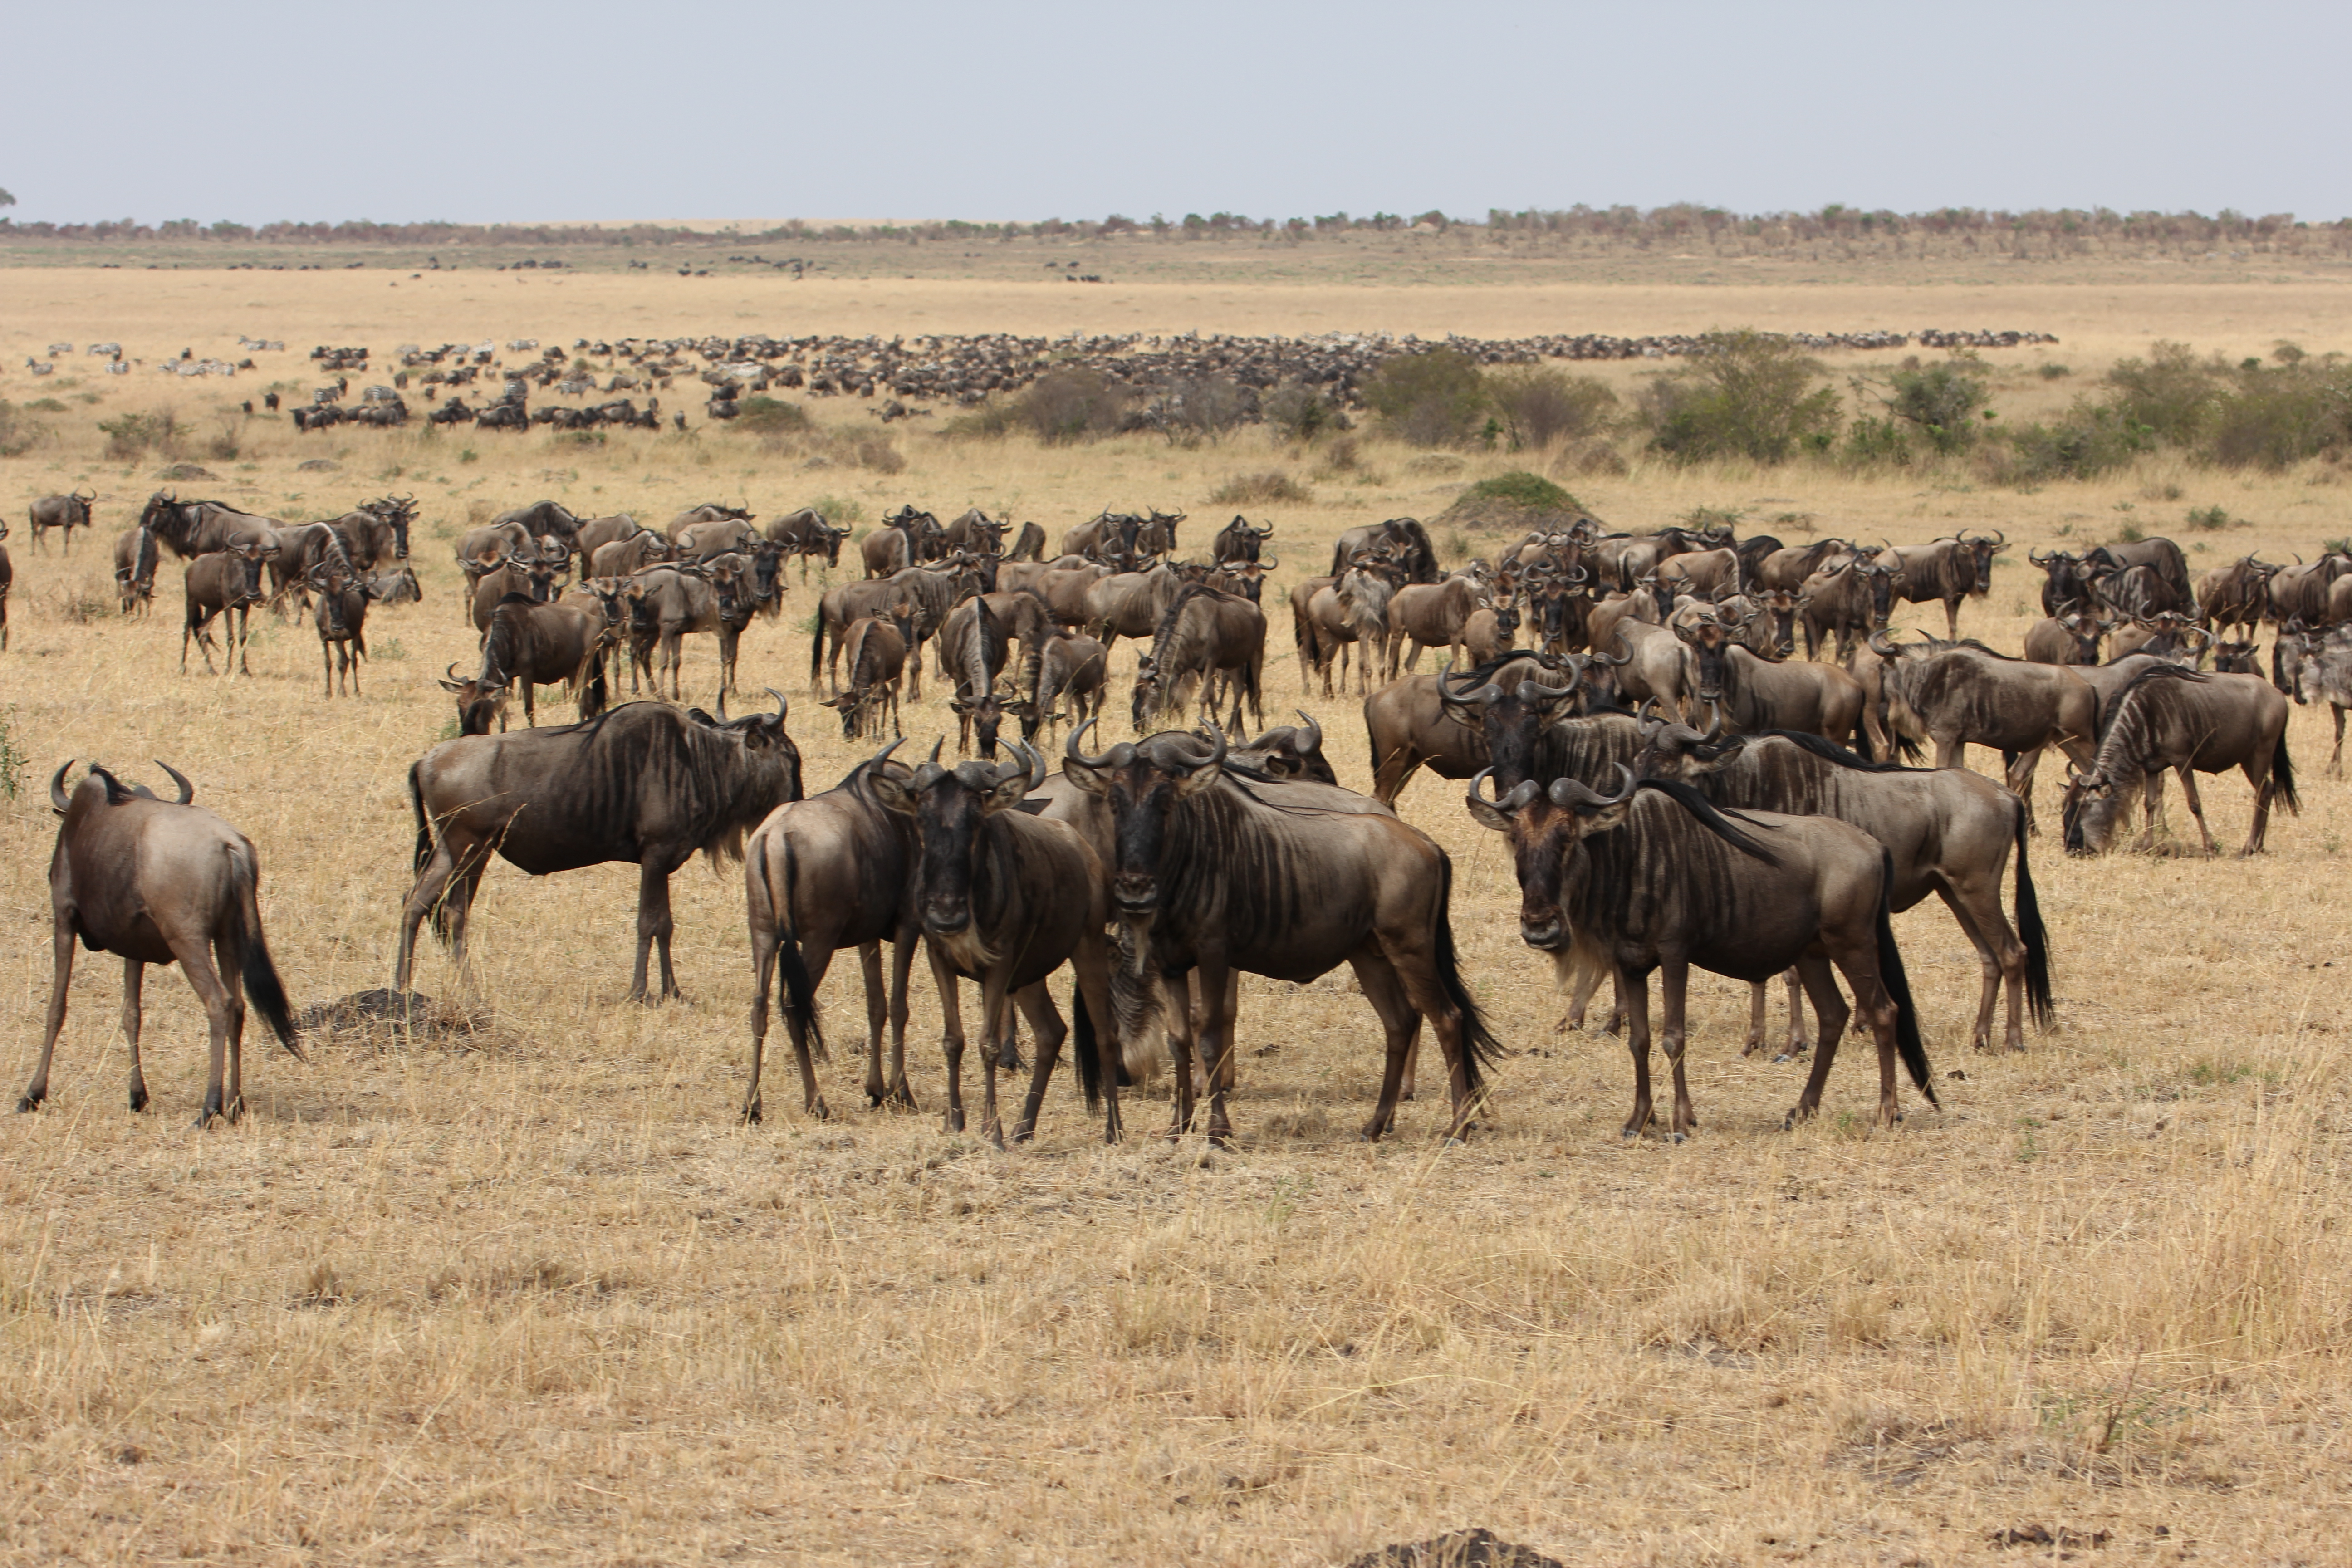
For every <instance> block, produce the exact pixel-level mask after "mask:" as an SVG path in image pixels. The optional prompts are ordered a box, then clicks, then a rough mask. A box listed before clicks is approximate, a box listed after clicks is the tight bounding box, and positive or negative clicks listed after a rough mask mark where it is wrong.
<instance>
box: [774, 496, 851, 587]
mask: <svg viewBox="0 0 2352 1568" xmlns="http://www.w3.org/2000/svg"><path fill="white" fill-rule="evenodd" d="M768 537H769V539H771V540H772V541H773V542H776V543H778V544H781V545H782V546H783V547H784V551H785V552H786V553H787V554H791V555H797V556H799V557H800V558H801V581H802V582H803V583H806V582H807V581H808V569H809V561H810V559H811V558H812V557H822V558H823V559H824V564H825V565H827V566H828V567H831V566H838V565H840V564H841V542H842V541H843V540H845V539H846V538H848V537H849V530H847V529H845V528H835V527H834V526H833V525H832V524H831V523H829V522H827V521H825V520H824V514H822V513H821V512H819V511H818V510H816V509H815V508H814V507H807V506H804V507H802V508H800V509H799V510H796V511H788V512H786V513H784V515H783V516H782V517H780V518H777V519H776V520H775V521H772V522H771V523H769V524H768Z"/></svg>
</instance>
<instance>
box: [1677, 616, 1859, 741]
mask: <svg viewBox="0 0 2352 1568" xmlns="http://www.w3.org/2000/svg"><path fill="white" fill-rule="evenodd" d="M1733 632H1734V628H1732V627H1728V626H1725V625H1723V624H1722V623H1721V622H1720V621H1717V620H1714V619H1708V620H1706V621H1703V622H1701V623H1700V624H1699V625H1698V626H1697V627H1696V629H1693V630H1688V631H1685V630H1683V629H1682V628H1679V627H1677V628H1676V630H1675V635H1676V636H1677V637H1681V638H1682V640H1683V643H1684V645H1685V647H1688V648H1689V649H1690V656H1691V665H1692V671H1693V673H1694V675H1695V676H1696V680H1695V682H1694V683H1693V685H1692V688H1691V692H1690V694H1691V696H1692V697H1693V698H1695V699H1696V700H1697V701H1698V702H1699V703H1701V704H1706V705H1710V706H1714V707H1717V708H1719V709H1720V710H1722V712H1723V715H1724V717H1725V718H1726V719H1727V720H1728V721H1730V723H1731V725H1732V727H1733V728H1734V729H1737V730H1741V731H1748V732H1749V733H1754V732H1756V731H1763V730H1803V731H1809V732H1811V733H1812V734H1816V735H1819V736H1821V737H1822V739H1823V740H1825V741H1835V742H1841V743H1843V742H1844V741H1845V740H1846V739H1847V737H1849V736H1851V735H1852V734H1853V732H1854V731H1856V730H1857V729H1859V728H1860V727H1861V723H1862V683H1861V682H1860V681H1858V680H1856V679H1854V678H1853V676H1851V675H1848V674H1847V673H1846V672H1845V671H1844V670H1843V669H1840V668H1838V667H1837V666H1836V665H1833V664H1796V663H1775V662H1773V661H1772V660H1770V659H1766V658H1758V657H1757V656H1756V655H1754V654H1752V653H1750V652H1749V651H1748V649H1747V648H1745V647H1741V646H1740V645H1739V644H1738V642H1737V641H1735V640H1734V637H1733Z"/></svg>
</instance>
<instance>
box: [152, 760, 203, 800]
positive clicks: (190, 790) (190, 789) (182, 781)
mask: <svg viewBox="0 0 2352 1568" xmlns="http://www.w3.org/2000/svg"><path fill="white" fill-rule="evenodd" d="M155 765H156V766H157V767H159V768H161V769H163V771H164V772H165V773H169V774H170V775H171V776H172V782H173V784H178V785H179V786H180V804H181V805H187V804H188V803H189V802H190V801H192V800H194V799H195V798H196V786H195V785H194V784H190V783H189V782H188V775H187V774H185V773H182V772H181V771H180V770H179V769H177V768H175V767H173V765H172V764H171V763H167V762H165V761H164V760H163V758H161V757H158V758H156V759H155Z"/></svg>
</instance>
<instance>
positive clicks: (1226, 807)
mask: <svg viewBox="0 0 2352 1568" xmlns="http://www.w3.org/2000/svg"><path fill="white" fill-rule="evenodd" d="M1085 731H1086V727H1085V726H1083V725H1081V726H1080V727H1079V728H1078V729H1077V730H1076V731H1072V732H1071V735H1070V739H1069V742H1068V744H1067V747H1066V752H1065V761H1064V763H1063V765H1062V772H1063V775H1064V776H1065V777H1066V778H1067V779H1068V780H1069V782H1071V783H1072V784H1076V785H1078V786H1079V787H1080V788H1082V789H1084V790H1086V791H1087V793H1088V794H1090V795H1097V796H1099V797H1101V798H1102V800H1103V801H1104V803H1105V804H1106V805H1108V808H1109V812H1110V818H1111V834H1112V839H1113V842H1114V844H1115V845H1116V847H1117V850H1118V861H1117V864H1116V865H1114V866H1113V867H1111V868H1108V869H1109V872H1110V877H1109V889H1110V901H1111V905H1112V910H1113V912H1114V914H1115V915H1116V918H1117V919H1118V921H1119V923H1120V925H1121V926H1122V927H1123V928H1124V929H1123V931H1122V933H1121V947H1122V949H1123V952H1122V962H1121V963H1120V964H1119V966H1118V975H1117V977H1116V978H1115V980H1114V983H1113V990H1114V999H1113V1000H1114V1005H1115V1006H1116V1008H1117V1009H1118V1025H1119V1036H1120V1037H1121V1038H1141V1037H1143V1036H1144V1034H1145V1032H1146V1028H1147V1025H1148V1020H1149V1018H1150V1015H1151V1014H1152V1013H1154V1012H1156V1011H1161V1010H1163V1008H1164V1005H1165V1003H1166V1001H1167V995H1166V993H1165V992H1164V991H1163V989H1162V986H1161V984H1160V982H1161V981H1162V980H1165V981H1168V982H1181V980H1182V979H1183V978H1184V977H1185V976H1187V975H1189V974H1191V973H1192V972H1193V971H1194V970H1196V969H1197V970H1198V971H1199V996H1200V999H1201V1005H1202V1014H1203V1017H1202V1020H1201V1023H1200V1026H1199V1029H1198V1036H1197V1055H1198V1057H1199V1059H1200V1060H1201V1061H1202V1062H1203V1063H1207V1064H1210V1065H1211V1066H1212V1067H1213V1068H1214V1067H1217V1066H1219V1065H1220V1064H1222V1062H1223V1058H1224V1057H1225V1055H1226V1052H1227V1041H1228V1038H1229V1036H1230V1031H1231V1028H1232V1025H1233V1017H1232V1012H1231V1004H1230V1001H1229V996H1230V992H1229V990H1228V987H1227V984H1226V980H1227V974H1228V972H1229V971H1231V970H1234V969H1239V970H1242V971H1244V972H1246V973H1253V974H1264V975H1268V976H1270V977H1272V978H1275V979H1277V980H1289V981H1294V982H1300V983H1303V982H1306V981H1309V980H1313V979H1316V978H1317V977H1318V976H1320V975H1322V974H1325V973H1329V972H1330V971H1331V970H1332V969H1334V968H1336V967H1338V966H1339V964H1341V963H1347V964H1349V965H1350V966H1351V967H1352V968H1353V969H1354V970H1355V973H1356V977H1357V980H1358V982H1359V984H1360V985H1361V986H1362V988H1363V992H1364V995H1365V998H1366V999H1367V1000H1368V1001H1369V1002H1370V1004H1371V1005H1372V1008H1373V1010H1374V1011H1375V1012H1376V1013H1377V1014H1379V1016H1380V1019H1381V1026H1382V1028H1383V1031H1384V1032H1385V1034H1386V1036H1387V1047H1388V1049H1387V1062H1386V1068H1385V1070H1384V1072H1383V1074H1382V1077H1381V1098H1380V1103H1379V1104H1378V1105H1377V1106H1376V1107H1375V1108H1374V1109H1373V1111H1372V1116H1371V1120H1370V1121H1368V1122H1366V1123H1365V1126H1364V1136H1365V1137H1367V1138H1377V1137H1379V1136H1380V1135H1381V1133H1383V1132H1386V1131H1389V1130H1390V1129H1391V1126H1392V1125H1393V1124H1394V1121H1395V1119H1396V1106H1397V1099H1398V1096H1399V1094H1400V1093H1401V1091H1402V1087H1403V1079H1404V1070H1405V1064H1406V1060H1407V1058H1408V1057H1409V1055H1410V1054H1411V1051H1412V1044H1413V1041H1414V1039H1415V1037H1417V1036H1418V1035H1419V1033H1420V1029H1421V1024H1422V1021H1423V1019H1424V1018H1425V1019H1426V1020H1427V1021H1428V1023H1429V1024H1430V1026H1431V1027H1432V1028H1433V1030H1434V1031H1435V1033H1436V1036H1437V1043H1438V1047H1439V1048H1440V1050H1441V1051H1442V1052H1443V1053H1444V1058H1445V1065H1446V1070H1447V1077H1448V1080H1449V1089H1450V1090H1451V1093H1450V1100H1451V1116H1450V1120H1449V1124H1448V1130H1449V1131H1451V1132H1453V1133H1455V1134H1459V1133H1460V1132H1461V1131H1463V1130H1464V1129H1465V1127H1466V1126H1467V1124H1468V1122H1469V1120H1470V1117H1471V1114H1472V1113H1473V1111H1474V1110H1475V1105H1476V1097H1477V1096H1478V1094H1479V1092H1480V1090H1481V1089H1482V1087H1483V1086H1482V1084H1481V1082H1480V1074H1479V1068H1480V1067H1481V1066H1482V1065H1483V1063H1484V1062H1485V1061H1486V1060H1488V1059H1491V1057H1492V1055H1493V1053H1494V1052H1495V1051H1496V1050H1497V1049H1498V1048H1499V1047H1496V1043H1495V1039H1494V1037H1493V1036H1492V1035H1491V1034H1489V1033H1488V1032H1487V1029H1486V1021H1485V1019H1484V1018H1482V1017H1481V1016H1479V1012H1478V1006H1477V1004H1476V1003H1475V1001H1473V1000H1472V999H1471V995H1470V992H1469V989H1468V988H1467V987H1466V986H1465V985H1464V984H1463V983H1462V976H1461V973H1460V971H1459V969H1458V968H1457V967H1456V965H1455V963H1454V930H1453V921H1452V918H1451V908H1450V906H1451V904H1452V901H1453V880H1454V871H1453V863H1452V862H1451V861H1450V860H1449V859H1447V858H1446V855H1445V852H1444V850H1442V849H1440V848H1439V847H1437V845H1436V843H1435V842H1434V841H1433V840H1432V839H1431V838H1430V837H1428V836H1427V835H1426V834H1424V833H1423V832H1421V831H1420V830H1419V829H1417V828H1413V827H1409V826H1406V825H1405V824H1404V823H1402V822H1401V821H1399V820H1398V819H1397V818H1396V817H1394V816H1391V815H1388V814H1386V813H1381V812H1368V811H1363V810H1360V809H1348V810H1328V811H1318V810H1312V809H1299V808H1298V805H1297V801H1296V800H1295V798H1294V795H1295V794H1296V793H1297V792H1311V791H1315V790H1318V789H1320V788H1322V787H1323V786H1319V785H1315V784H1304V783H1291V784H1284V785H1281V786H1279V787H1280V788H1281V789H1282V790H1283V791H1284V792H1285V794H1284V795H1283V799H1282V801H1281V802H1279V803H1273V802H1269V801H1268V800H1265V799H1262V798H1260V797H1259V796H1258V795H1256V794H1255V793H1253V791H1252V790H1251V789H1250V788H1248V787H1247V786H1245V785H1244V784H1241V783H1239V782H1237V781H1234V780H1233V779H1232V778H1230V777H1229V776H1228V775H1227V774H1226V773H1225V771H1224V767H1223V763H1224V760H1225V756H1226V752H1227V745H1226V741H1225V737H1224V735H1223V732H1221V731H1216V730H1214V729H1212V730H1211V731H1210V734H1211V745H1210V746H1209V748H1208V749H1207V750H1206V751H1205V752H1203V750H1202V743H1201V741H1200V739H1199V737H1197V736H1194V735H1191V734H1185V733H1181V732H1177V733H1166V734H1160V735H1155V736H1152V737H1150V738H1149V739H1147V740H1145V741H1142V742H1135V743H1121V744H1119V745H1118V746H1115V747H1113V748H1111V750H1110V751H1109V752H1107V753H1105V754H1104V755H1101V756H1088V755H1087V754H1086V753H1085V752H1084V751H1082V750H1081V749H1080V746H1079V742H1080V740H1081V739H1082V737H1083V736H1084V734H1085ZM1331 793H1332V794H1334V795H1339V794H1342V793H1344V792H1339V791H1333V792H1331ZM1355 798H1356V799H1357V800H1359V801H1360V798H1361V797H1355ZM1097 929H1099V928H1097ZM1165 1010H1166V1012H1167V1014H1168V1018H1167V1021H1168V1024H1169V1030H1170V1037H1171V1040H1172V1042H1173V1043H1174V1045H1175V1047H1176V1052H1177V1061H1176V1073H1175V1078H1176V1116H1175V1122H1174V1126H1173V1129H1172V1131H1177V1132H1181V1131H1186V1130H1188V1129H1189V1128H1190V1127H1191V1126H1192V1096H1193V1085H1194V1078H1193V1072H1192V1060H1191V1058H1192V1056H1193V1055H1194V1054H1195V1043H1196V1042H1195V1038H1194V1036H1195V1030H1194V1026H1193V1022H1192V1018H1191V1016H1189V1013H1190V1010H1189V1009H1184V1008H1174V1009H1165ZM1041 1054H1042V1053H1041ZM1209 1079H1210V1084H1211V1089H1210V1100H1209V1124H1208V1132H1209V1136H1210V1137H1211V1138H1212V1139H1213V1140H1216V1141H1218V1142H1225V1141H1228V1140H1230V1139H1231V1138H1232V1136H1233V1127H1232V1123H1231V1121H1230V1120H1229V1119H1228V1118H1227V1116H1226V1113H1225V1091H1224V1087H1223V1075H1222V1073H1221V1072H1217V1071H1213V1072H1211V1074H1210V1075H1209Z"/></svg>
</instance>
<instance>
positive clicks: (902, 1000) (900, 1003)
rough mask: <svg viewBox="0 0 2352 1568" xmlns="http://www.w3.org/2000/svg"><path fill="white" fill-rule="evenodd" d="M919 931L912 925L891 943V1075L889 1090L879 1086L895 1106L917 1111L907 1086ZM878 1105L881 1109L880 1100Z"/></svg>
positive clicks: (913, 1095) (876, 1101) (912, 1092)
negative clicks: (911, 979) (910, 987)
mask: <svg viewBox="0 0 2352 1568" xmlns="http://www.w3.org/2000/svg"><path fill="white" fill-rule="evenodd" d="M915 941H916V939H915V928H914V927H913V926H912V925H908V926H907V927H906V928H904V929H903V930H901V931H899V932H898V935H897V936H895V937H893V938H891V940H890V1076H889V1084H888V1087H887V1089H880V1087H879V1086H875V1087H876V1089H877V1092H878V1093H880V1094H882V1095H883V1096H885V1097H887V1099H888V1100H890V1102H891V1103H893V1104H896V1105H903V1106H906V1107H907V1108H908V1110H912V1109H914V1105H915V1091H914V1090H913V1089H909V1088H908V1087H907V976H908V972H909V971H910V970H912V969H913V968H914V966H915ZM874 1103H875V1104H876V1105H877V1107H878V1106H879V1105H880V1104H881V1103H882V1100H881V1099H880V1098H877V1099H876V1100H875V1101H874Z"/></svg>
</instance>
